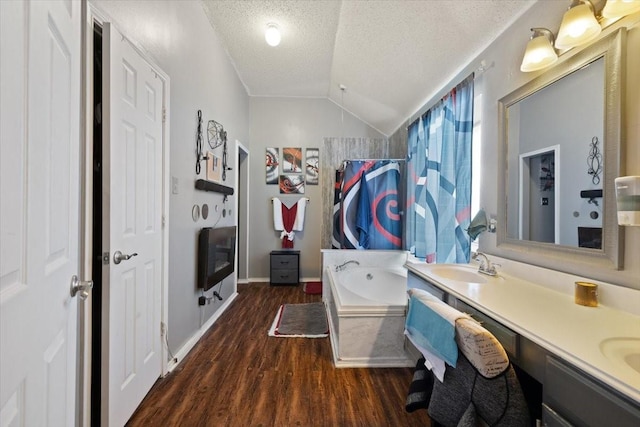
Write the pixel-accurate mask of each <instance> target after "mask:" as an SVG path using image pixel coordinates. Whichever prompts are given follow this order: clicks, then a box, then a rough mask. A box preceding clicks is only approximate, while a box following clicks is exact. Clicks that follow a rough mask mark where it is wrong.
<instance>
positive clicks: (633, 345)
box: [600, 337, 640, 375]
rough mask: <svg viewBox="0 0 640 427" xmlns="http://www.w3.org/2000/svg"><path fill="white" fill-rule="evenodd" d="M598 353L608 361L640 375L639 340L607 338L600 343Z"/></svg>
mask: <svg viewBox="0 0 640 427" xmlns="http://www.w3.org/2000/svg"><path fill="white" fill-rule="evenodd" d="M600 351H601V352H602V354H603V355H604V356H605V357H606V358H607V359H609V360H610V361H612V362H614V363H616V364H620V365H622V366H624V367H626V368H630V370H632V371H634V372H635V374H638V375H640V338H632V337H614V338H607V339H605V340H602V342H601V343H600ZM629 372H630V373H632V372H631V371H629Z"/></svg>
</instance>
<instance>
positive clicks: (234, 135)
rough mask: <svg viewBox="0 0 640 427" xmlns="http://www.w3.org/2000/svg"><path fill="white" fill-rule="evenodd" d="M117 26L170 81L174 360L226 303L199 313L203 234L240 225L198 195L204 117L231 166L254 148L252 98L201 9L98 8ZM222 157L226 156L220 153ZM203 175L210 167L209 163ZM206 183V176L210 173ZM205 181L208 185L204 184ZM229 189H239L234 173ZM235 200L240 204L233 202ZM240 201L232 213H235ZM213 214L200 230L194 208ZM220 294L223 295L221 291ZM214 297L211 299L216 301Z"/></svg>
mask: <svg viewBox="0 0 640 427" xmlns="http://www.w3.org/2000/svg"><path fill="white" fill-rule="evenodd" d="M93 3H94V4H97V6H98V8H99V9H100V10H102V11H104V12H105V13H106V14H108V15H109V17H110V18H112V22H114V23H115V25H116V26H117V27H118V28H119V29H120V30H121V31H122V32H123V33H124V34H125V35H126V36H128V37H129V38H130V39H132V40H133V41H134V42H136V43H138V44H139V45H140V46H141V47H142V49H143V50H146V51H147V53H148V55H149V56H150V57H151V58H152V59H153V60H154V61H155V62H156V63H157V64H158V65H159V66H160V67H161V68H162V69H163V70H164V72H165V73H167V74H168V75H169V78H170V79H171V80H170V83H171V100H170V143H171V159H170V170H171V176H172V178H174V179H177V180H178V194H171V195H170V202H169V204H170V212H169V218H168V220H169V301H168V302H167V304H168V312H169V320H168V337H169V348H170V349H171V351H172V352H173V353H176V351H178V350H179V349H181V348H182V347H183V346H184V345H185V344H186V343H187V342H188V341H189V340H191V339H192V338H193V337H194V336H197V335H198V333H199V330H200V327H201V326H202V325H203V324H204V323H206V322H207V320H208V319H209V318H211V316H213V315H216V314H217V312H218V310H219V309H220V307H221V304H222V302H219V301H217V300H213V301H212V303H211V304H210V305H207V306H204V307H200V306H198V296H200V295H201V291H200V290H198V289H197V288H196V280H195V271H196V266H197V262H196V259H197V258H196V246H197V234H198V231H199V230H200V229H201V228H202V227H212V226H214V224H216V223H217V225H216V226H223V225H232V224H234V223H235V219H234V216H233V215H231V216H229V215H228V216H226V218H222V219H220V221H219V222H217V221H218V218H219V215H217V213H216V212H215V211H214V209H213V208H214V207H215V206H216V205H218V207H219V212H221V211H222V208H223V204H222V196H221V195H219V194H217V193H209V192H203V191H198V190H195V188H194V183H195V180H196V178H197V176H196V173H195V154H194V153H195V147H196V126H197V116H196V112H197V110H202V116H203V127H204V130H203V132H204V138H205V141H204V146H205V147H207V142H206V137H207V134H206V132H207V131H206V125H207V121H208V120H210V119H215V120H216V121H218V122H220V123H222V124H223V125H224V127H225V129H226V130H227V132H228V139H229V141H230V144H229V148H228V153H229V159H230V161H231V162H233V161H234V159H235V158H236V157H237V155H236V153H235V144H234V141H235V140H236V139H238V140H240V141H242V142H243V143H244V144H245V146H248V139H249V138H248V129H249V97H248V95H247V93H246V90H245V88H244V86H243V84H242V82H241V81H240V80H239V79H238V76H237V74H236V71H235V69H234V68H233V66H232V64H231V62H230V60H229V58H228V56H227V54H226V51H225V49H224V48H223V47H222V45H221V44H220V42H219V41H218V37H217V36H216V34H215V32H214V31H213V29H212V27H211V25H210V24H209V21H208V20H207V17H206V16H205V14H204V11H203V9H202V5H201V3H200V2H198V1H163V0H157V1H128V2H124V1H95V2H93ZM215 153H216V154H217V155H218V156H220V157H221V156H222V153H221V149H217V150H215ZM202 169H203V171H205V170H206V165H205V163H204V162H203V163H202ZM202 175H203V173H202ZM202 175H201V177H203V176H202ZM227 175H228V177H227V181H226V182H225V185H228V186H231V187H234V182H233V180H234V175H233V173H228V174H227ZM233 197H235V196H233ZM233 197H230V198H229V201H228V202H227V204H226V207H227V208H229V207H232V206H233V202H234V200H233ZM203 203H207V204H208V205H209V206H210V208H211V209H210V215H209V218H208V219H207V220H206V221H205V220H203V219H200V220H199V221H198V222H194V221H193V220H192V218H191V208H192V206H193V205H194V204H198V205H200V206H201V205H202V204H203ZM216 289H218V288H217V287H216ZM211 292H212V291H209V292H208V293H207V294H208V295H210V294H211ZM235 292H236V279H235V275H234V276H230V277H228V278H227V279H225V280H224V281H223V283H222V289H221V292H220V294H221V295H222V297H223V298H224V299H225V301H226V300H227V299H228V298H229V297H230V296H231V295H232V294H234V293H235Z"/></svg>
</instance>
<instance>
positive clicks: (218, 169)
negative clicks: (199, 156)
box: [207, 151, 222, 182]
mask: <svg viewBox="0 0 640 427" xmlns="http://www.w3.org/2000/svg"><path fill="white" fill-rule="evenodd" d="M221 176H222V161H221V159H220V157H218V156H216V155H215V154H213V153H212V152H211V151H209V152H207V181H213V182H220V178H221Z"/></svg>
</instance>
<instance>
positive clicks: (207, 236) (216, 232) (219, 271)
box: [198, 226, 236, 291]
mask: <svg viewBox="0 0 640 427" xmlns="http://www.w3.org/2000/svg"><path fill="white" fill-rule="evenodd" d="M235 254H236V227H235V226H231V227H219V228H210V227H208V228H203V229H202V230H200V235H199V236H198V287H199V288H202V289H204V290H205V291H207V290H209V289H211V288H212V287H214V286H215V285H216V284H217V283H220V282H221V281H222V279H224V278H225V277H227V276H229V275H230V274H232V273H233V271H234V268H235V259H236V256H235Z"/></svg>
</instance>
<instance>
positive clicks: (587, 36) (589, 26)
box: [556, 0, 602, 49]
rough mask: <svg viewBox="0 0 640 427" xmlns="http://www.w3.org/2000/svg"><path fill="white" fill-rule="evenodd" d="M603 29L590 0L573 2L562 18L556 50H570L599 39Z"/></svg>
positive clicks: (575, 0) (574, 0)
mask: <svg viewBox="0 0 640 427" xmlns="http://www.w3.org/2000/svg"><path fill="white" fill-rule="evenodd" d="M601 31H602V27H600V24H599V23H598V20H597V19H596V17H595V13H594V8H593V4H592V3H591V1H589V0H573V2H572V3H571V6H569V9H568V10H567V11H566V12H565V13H564V16H563V17H562V23H561V24H560V30H558V37H557V38H556V48H558V49H569V48H572V47H575V46H578V45H581V44H583V43H586V42H588V41H591V40H593V39H594V38H596V37H598V34H600V32H601Z"/></svg>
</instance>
